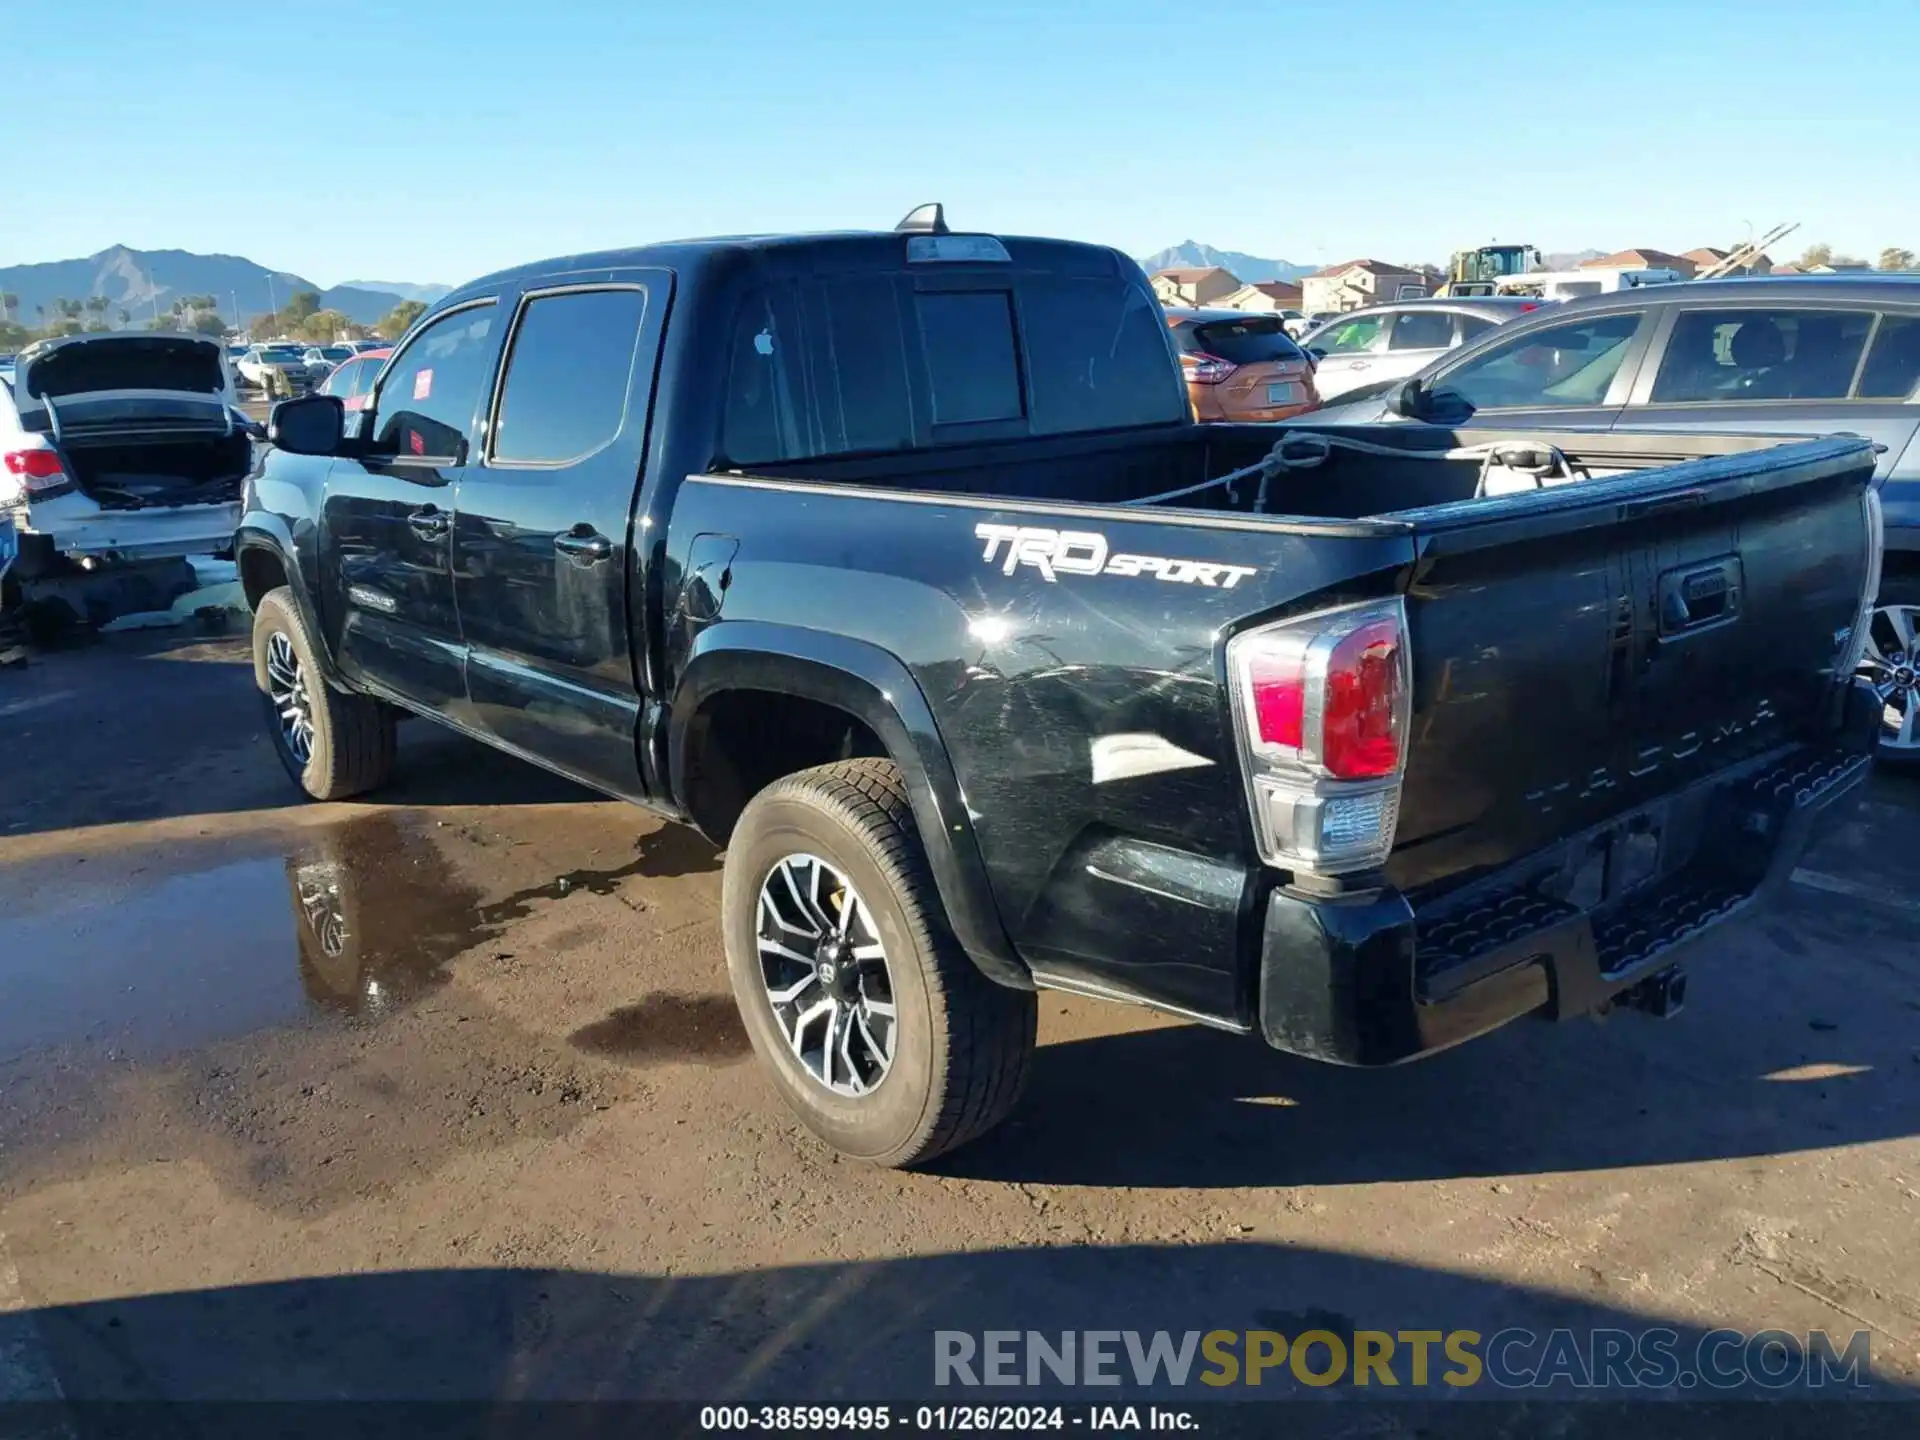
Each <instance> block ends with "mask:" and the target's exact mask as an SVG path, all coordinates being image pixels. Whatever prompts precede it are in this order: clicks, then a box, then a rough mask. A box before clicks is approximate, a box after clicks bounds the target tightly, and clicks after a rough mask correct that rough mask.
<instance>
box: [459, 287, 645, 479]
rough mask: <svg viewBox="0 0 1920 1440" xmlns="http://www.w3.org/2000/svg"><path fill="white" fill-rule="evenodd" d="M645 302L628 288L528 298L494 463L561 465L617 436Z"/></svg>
mask: <svg viewBox="0 0 1920 1440" xmlns="http://www.w3.org/2000/svg"><path fill="white" fill-rule="evenodd" d="M646 306H647V296H646V292H645V291H644V290H637V289H630V288H629V289H620V290H612V289H609V290H573V291H567V292H564V293H562V294H558V295H536V296H535V297H533V298H532V299H530V300H529V301H527V303H526V306H525V308H523V309H522V310H521V312H520V324H519V326H518V328H516V329H515V331H514V334H513V348H512V350H511V351H510V352H509V353H508V355H507V371H506V379H505V381H504V382H503V384H502V385H501V388H500V410H499V414H498V416H497V417H496V419H495V420H494V426H493V455H492V458H493V459H494V460H495V461H497V462H503V463H506V464H521V465H527V464H565V463H566V462H568V461H572V460H579V459H583V458H584V457H586V456H588V455H591V454H592V453H593V452H594V451H596V450H599V449H602V448H603V447H605V446H606V445H607V444H608V443H609V442H610V441H612V439H613V437H614V436H616V435H618V434H619V433H620V426H621V423H622V422H623V421H624V420H625V419H626V414H627V393H628V386H629V385H630V383H631V381H632V376H633V357H634V352H635V346H636V342H637V341H638V340H639V338H640V318H641V316H642V315H643V314H644V313H645V311H646Z"/></svg>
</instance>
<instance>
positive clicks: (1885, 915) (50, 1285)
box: [0, 632, 1920, 1400]
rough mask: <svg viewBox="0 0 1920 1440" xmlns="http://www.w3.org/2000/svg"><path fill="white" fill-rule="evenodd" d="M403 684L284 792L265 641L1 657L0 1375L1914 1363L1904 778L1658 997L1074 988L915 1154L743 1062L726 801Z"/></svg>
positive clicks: (10, 1382)
mask: <svg viewBox="0 0 1920 1440" xmlns="http://www.w3.org/2000/svg"><path fill="white" fill-rule="evenodd" d="M402 735H403V744H402V761H401V772H400V778H399V780H398V781H397V783H396V784H395V786H394V787H393V788H392V789H391V790H389V791H387V792H385V793H383V794H382V795H381V796H380V797H379V798H378V801H377V802H376V803H369V804H350V805H322V806H296V805H294V804H292V803H291V802H292V796H291V793H290V790H289V787H288V785H287V782H286V780H285V778H284V776H283V775H282V773H281V772H280V770H279V768H278V766H277V764H276V762H275V760H274V758H273V755H272V753H271V751H270V749H269V748H268V745H267V743H266V741H265V739H264V738H263V736H262V734H261V727H260V719H259V714H258V710H257V702H256V699H255V697H254V695H253V693H252V690H251V678H250V675H249V673H248V671H247V669H246V666H245V664H244V649H243V646H242V643H241V642H240V641H239V640H237V639H218V638H214V639H207V638H194V637H189V636H186V635H185V634H183V633H179V632H175V633H171V634H161V635H157V636H155V635H147V636H123V637H117V638H116V639H115V640H114V641H113V642H112V643H101V644H95V645H93V646H90V647H88V648H85V649H79V650H73V651H68V652H64V653H59V654H53V655H49V656H43V657H40V658H39V659H38V660H37V662H36V663H35V664H33V665H31V666H29V667H27V668H25V669H20V670H8V671H0V1399H7V1398H21V1397H23V1396H32V1395H38V1394H43V1393H47V1392H49V1391H51V1390H53V1388H54V1387H57V1392H58V1393H63V1394H64V1395H65V1396H67V1397H68V1398H69V1399H85V1398H155V1397H176V1398H196V1397H206V1398H300V1397H320V1396H338V1395H356V1396H413V1397H446V1396H460V1397H464V1396H502V1395H510V1396H568V1397H597V1396H637V1395H638V1396H644V1395H664V1396H675V1397H682V1398H692V1399H701V1400H711V1399H720V1398H727V1397H733V1396H776V1397H784V1398H801V1397H807V1396H838V1397H841V1398H847V1399H858V1398H896V1399H898V1398H905V1397H909V1396H925V1395H928V1394H931V1393H933V1388H932V1364H931V1356H932V1338H931V1337H932V1335H933V1332H934V1331H935V1330H936V1329H959V1330H971V1331H980V1330H984V1329H988V1328H995V1327H1001V1328H1014V1329H1034V1330H1041V1331H1057V1330H1062V1329H1091V1328H1108V1329H1122V1330H1124V1329H1127V1328H1139V1329H1143V1330H1154V1329H1168V1330H1173V1331H1180V1330H1184V1329H1187V1328H1197V1329H1201V1330H1207V1329H1216V1328H1219V1329H1251V1328H1271V1329H1275V1330H1279V1331H1282V1332H1289V1333H1297V1332H1299V1331H1300V1330H1303V1329H1312V1328H1323V1329H1327V1330H1329V1331H1331V1332H1333V1333H1335V1334H1339V1335H1346V1336H1349V1337H1350V1336H1351V1335H1352V1333H1353V1332H1354V1331H1355V1330H1356V1329H1365V1328H1379V1329H1384V1330H1387V1331H1398V1330H1404V1329H1408V1328H1421V1327H1423V1326H1424V1327H1431V1328H1435V1329H1442V1330H1455V1329H1462V1328H1471V1329H1474V1330H1477V1331H1481V1332H1483V1333H1486V1334H1491V1333H1493V1332H1495V1331H1498V1330H1500V1329H1502V1328H1503V1327H1505V1326H1525V1327H1529V1328H1532V1329H1535V1330H1537V1331H1540V1332H1545V1331H1547V1330H1550V1329H1551V1328H1553V1327H1557V1326H1566V1327H1574V1328H1576V1329H1582V1330H1585V1329H1590V1328H1593V1327H1625V1328H1630V1329H1636V1330H1637V1329H1641V1328H1644V1327H1647V1326H1657V1325H1667V1326H1671V1327H1673V1328H1675V1329H1676V1330H1678V1331H1680V1332H1681V1333H1683V1334H1685V1335H1689V1336H1693V1335H1698V1334H1699V1333H1701V1332H1704V1331H1707V1330H1711V1329H1713V1328H1715V1327H1732V1328H1736V1329H1739V1330H1742V1331H1756V1330H1761V1329H1766V1328H1770V1327H1772V1328H1778V1329H1782V1330H1786V1331H1789V1332H1793V1333H1795V1334H1797V1335H1804V1334H1805V1333H1806V1332H1808V1331H1810V1330H1825V1331H1828V1332H1829V1333H1831V1334H1834V1335H1836V1336H1843V1335H1845V1334H1847V1333H1850V1332H1853V1331H1856V1330H1860V1329H1866V1330H1869V1331H1871V1335H1872V1340H1871V1345H1872V1371H1873V1374H1874V1376H1875V1379H1876V1389H1877V1390H1878V1391H1879V1392H1880V1393H1887V1392H1888V1391H1889V1390H1891V1391H1892V1392H1893V1393H1897V1394H1910V1393H1913V1392H1912V1389H1911V1387H1914V1386H1916V1385H1917V1384H1920V1247H1916V1245H1915V1243H1914V1241H1915V1236H1916V1234H1920V1140H1917V1139H1916V1133H1917V1132H1920V948H1917V947H1916V944H1915V941H1914V939H1913V936H1914V933H1915V925H1916V920H1920V900H1917V899H1916V898H1915V896H1916V894H1917V893H1920V892H1916V891H1915V889H1914V887H1913V885H1912V883H1911V866H1912V860H1913V857H1914V856H1915V855H1916V854H1920V790H1916V789H1915V788H1914V787H1913V786H1911V785H1906V784H1901V783H1899V782H1896V781H1892V780H1888V779H1882V778H1876V780H1875V781H1874V784H1873V787H1872V791H1871V794H1870V795H1869V797H1868V798H1867V800H1866V801H1865V802H1864V803H1863V804H1862V806H1861V808H1860V809H1859V811H1858V813H1857V815H1856V816H1855V817H1854V818H1852V819H1851V820H1850V821H1848V822H1847V823H1846V824H1844V825H1842V826H1840V827H1839V828H1837V829H1836V830H1835V831H1834V833H1832V834H1831V835H1830V836H1829V837H1828V838H1827V839H1825V840H1824V841H1823V842H1822V843H1821V845H1820V847H1819V848H1818V849H1817V850H1816V851H1815V852H1813V853H1811V854H1809V855H1808V857H1807V858H1806V859H1805V861H1804V862H1803V865H1802V868H1801V871H1800V872H1799V874H1798V875H1797V877H1796V883H1795V885H1794V886H1793V887H1792V888H1791V892H1790V894H1789V895H1788V896H1787V898H1786V899H1785V900H1784V901H1783V902H1782V903H1781V904H1780V905H1779V906H1778V907H1776V908H1775V909H1774V910H1773V911H1771V912H1769V913H1768V915H1767V916H1766V917H1765V918H1764V919H1763V920H1759V921H1755V922H1753V923H1750V924H1748V925H1746V926H1745V927H1744V928H1741V929H1740V930H1738V931H1737V932H1736V933H1734V934H1731V935H1729V936H1727V937H1726V938H1724V939H1719V940H1716V941H1715V942H1714V944H1713V947H1712V948H1711V949H1709V950H1707V951H1706V952H1705V953H1702V954H1700V955H1699V956H1698V957H1697V958H1696V959H1695V960H1693V961H1692V962H1691V964H1690V970H1691V973H1692V988H1691V995H1690V1004H1689V1007H1688V1009H1687V1010H1686V1011H1685V1013H1683V1014H1682V1015H1681V1016H1680V1017H1678V1018H1677V1019H1675V1020H1672V1021H1670V1022H1654V1021H1650V1020H1644V1019H1639V1018H1617V1019H1613V1020H1610V1021H1608V1022H1607V1023H1605V1024H1596V1023H1592V1022H1587V1021H1581V1022H1575V1023H1572V1024H1568V1025H1564V1026H1553V1025H1548V1024H1545V1023H1523V1024H1521V1025H1517V1026H1513V1027H1509V1028H1508V1029H1507V1030H1505V1031H1503V1032H1500V1033H1498V1034H1496V1035H1494V1036H1491V1037H1489V1038H1487V1039H1485V1040H1483V1041H1480V1042H1477V1043H1475V1044H1472V1045H1468V1046H1465V1047H1463V1048H1461V1049H1459V1050H1456V1051H1454V1052H1452V1053H1449V1054H1447V1055H1444V1056H1442V1057H1439V1058H1437V1059H1435V1060H1432V1061H1429V1062H1426V1063H1424V1064H1421V1065H1418V1066H1414V1067H1409V1068H1404V1069H1400V1070H1396V1071H1388V1072H1352V1071H1341V1070H1335V1069H1331V1068H1325V1067H1320V1066H1315V1065H1312V1064H1309V1063H1306V1062H1301V1061H1295V1060H1292V1059H1289V1058H1287V1057H1284V1056H1280V1055H1276V1054H1274V1053H1272V1052H1270V1051H1267V1050H1266V1049H1265V1048H1263V1047H1262V1046H1261V1045H1260V1044H1259V1043H1258V1042H1257V1041H1254V1040H1250V1039H1239V1038H1236V1037H1232V1036H1227V1035H1222V1034H1218V1033H1215V1032H1212V1031H1209V1030H1204V1029H1198V1028H1195V1027H1191V1026H1188V1025H1185V1024H1182V1023H1179V1022H1174V1021H1170V1020H1165V1019H1161V1018H1158V1017H1155V1016H1153V1015H1149V1014H1146V1013H1144V1012H1138V1011H1133V1010H1128V1009H1123V1008H1119V1007H1114V1006H1103V1005H1099V1004H1096V1003H1094V1002H1089V1001H1082V1000H1078V999H1069V998H1064V997H1060V996H1056V995H1047V996H1043V997H1042V1019H1041V1045H1042V1049H1041V1051H1040V1054H1039V1056H1038V1059H1037V1062H1036V1067H1035V1073H1034V1079H1033V1084H1032V1086H1031V1089H1030V1090H1029V1092H1028V1095H1027V1099H1026V1101H1025V1104H1024V1105H1023V1107H1022V1109H1021V1110H1020V1112H1019V1113H1018V1115H1017V1116H1016V1117H1015V1119H1014V1121H1013V1122H1012V1123H1011V1124H1010V1125H1008V1126H1007V1127H1006V1128H1005V1130H1004V1131H1002V1132H1001V1133H998V1134H996V1135H994V1136H992V1137H989V1138H988V1139H987V1140H985V1141H983V1142H981V1143H979V1144H977V1145H975V1146H974V1147H972V1148H970V1149H967V1150H964V1151H962V1152H961V1153H959V1154H956V1155H954V1156H951V1157H949V1158H948V1159H947V1160H945V1161H944V1162H942V1163H941V1164H940V1165H939V1166H938V1167H937V1169H936V1171H935V1173H928V1174H894V1173H887V1172H881V1171H875V1170H871V1169H866V1168H862V1167H860V1166H857V1165H853V1164H848V1163H836V1161H835V1159H834V1157H833V1156H832V1155H831V1154H829V1153H828V1152H827V1151H826V1150H825V1149H823V1148H822V1147H821V1146H820V1145H819V1144H817V1143H815V1142H814V1141H813V1140H812V1139H811V1138H810V1137H809V1136H808V1135H807V1134H806V1133H804V1132H803V1131H802V1130H801V1128H800V1127H799V1126H798V1124H797V1123H795V1122H794V1121H793V1120H792V1119H790V1118H789V1117H788V1116H787V1114H786V1113H785V1112H784V1111H782V1110H781V1109H780V1108H779V1107H778V1104H777V1102H776V1100H775V1098H774V1095H773V1092H772V1090H771V1088H770V1086H769V1085H768V1084H767V1083H766V1082H765V1081H764V1080H763V1079H762V1078H761V1076H760V1074H759V1073H758V1071H757V1069H756V1067H755V1066H754V1065H753V1064H752V1063H751V1062H750V1058H749V1054H748V1049H747V1042H746V1038H745V1036H744V1034H743V1032H742V1030H741V1029H740V1026H739V1024H738V1023H737V1021H736V1019H735V1017H734V1014H733V1009H732V1004H731V1001H730V999H729V997H728V994H727V989H726V980H725V973H724V965H723V961H722V956H721V948H720V940H719V934H718V929H717V927H716V924H715V904H716V900H717V897H718V893H719V883H720V873H719V863H720V861H719V857H718V856H717V855H716V854H715V853H714V852H713V851H712V849H711V848H710V847H709V846H707V845H705V844H704V843H703V842H702V841H700V840H699V839H698V837H696V836H694V835H692V834H691V833H690V832H685V831H681V830H678V829H674V828H671V827H666V828H663V827H661V826H660V825H659V824H658V823H656V822H655V821H654V820H652V819H651V818H650V817H648V816H647V815H645V814H644V813H642V812H640V811H637V810H634V809H632V808H629V807H626V806H623V805H621V804H619V803H616V802H612V801H604V800H600V799H597V798H595V797H593V796H591V795H588V794H586V793H584V792H582V791H580V790H578V789H576V788H574V787H572V786H570V785H568V784H566V783H564V782H561V781H558V780H554V779H552V778H549V777H547V776H545V775H544V774H542V773H540V772H538V771H535V770H533V769H531V768H528V767H526V766H523V765H521V764H519V763H518V762H516V761H513V760H510V759H506V758H504V757H500V756H496V755H493V754H491V753H489V752H486V751H483V750H481V749H479V748H477V747H475V746H473V745H470V744H468V743H467V742H465V741H463V740H459V739H457V738H455V737H451V736H447V735H442V734H439V733H437V732H434V731H432V730H430V729H429V728H428V727H427V726H425V725H424V724H423V723H420V722H413V723H409V724H408V725H406V726H403V728H402ZM1275 1383H1278V1382H1275ZM993 1398H999V1399H1005V1398H1008V1397H1007V1396H1005V1395H1004V1394H1003V1395H999V1396H996V1397H993ZM1016 1398H1017V1397H1016Z"/></svg>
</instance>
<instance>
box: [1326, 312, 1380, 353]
mask: <svg viewBox="0 0 1920 1440" xmlns="http://www.w3.org/2000/svg"><path fill="white" fill-rule="evenodd" d="M1383 323H1384V322H1383V320H1382V318H1381V317H1380V316H1378V315H1356V316H1354V318H1353V319H1351V320H1339V321H1336V322H1335V323H1333V324H1332V325H1329V326H1328V327H1327V328H1326V330H1325V332H1324V333H1322V334H1321V335H1319V336H1317V337H1316V338H1314V339H1313V340H1310V341H1309V342H1307V343H1308V346H1309V348H1310V349H1314V350H1318V351H1320V352H1321V353H1322V354H1324V355H1358V354H1359V353H1360V352H1361V351H1363V350H1371V349H1372V348H1373V342H1374V341H1375V340H1378V339H1379V338H1380V327H1381V325H1382V324H1383Z"/></svg>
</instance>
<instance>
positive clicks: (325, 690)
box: [253, 585, 394, 800]
mask: <svg viewBox="0 0 1920 1440" xmlns="http://www.w3.org/2000/svg"><path fill="white" fill-rule="evenodd" d="M317 655H318V652H317V649H316V647H315V645H314V643H313V638H312V637H311V636H310V635H309V634H308V633H307V628H306V623H305V621H303V620H302V619H301V616H300V611H299V609H298V608H297V607H296V606H295V605H294V603H293V595H292V593H291V592H290V591H289V590H288V589H287V588H286V587H285V586H284V585H283V586H281V587H280V588H278V589H276V590H270V591H268V592H267V593H266V594H265V595H263V596H262V597H261V598H260V603H259V604H258V605H257V606H256V607H255V608H254V612H253V673H254V679H255V682H256V683H257V684H258V685H259V687H260V697H261V702H262V705H263V706H264V709H265V713H266V719H267V733H268V735H269V736H270V737H271V738H272V740H273V748H274V753H275V754H277V755H278V756H279V757H280V763H281V764H282V765H284V766H285V767H286V771H287V774H289V775H291V776H292V777H293V782H294V783H295V784H296V785H298V786H299V787H300V788H301V789H302V790H303V791H305V792H306V793H307V795H309V796H310V797H312V798H313V799H315V800H344V799H346V798H347V797H348V796H350V795H358V794H359V793H360V792H361V791H363V790H371V789H373V788H375V787H376V786H378V785H381V784H384V783H385V782H386V779H387V776H388V774H389V773H391V771H392V769H393V748H394V727H393V712H392V710H390V709H389V708H388V707H387V706H385V705H382V704H381V703H380V702H379V701H378V700H375V699H373V698H372V697H371V696H367V695H353V694H348V693H345V692H343V691H339V690H335V689H334V688H333V687H332V686H330V685H328V684H327V682H326V677H325V673H324V672H323V671H322V670H321V668H320V664H319V661H318V658H317Z"/></svg>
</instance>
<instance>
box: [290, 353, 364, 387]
mask: <svg viewBox="0 0 1920 1440" xmlns="http://www.w3.org/2000/svg"><path fill="white" fill-rule="evenodd" d="M353 355H354V352H353V348H352V347H351V346H349V345H309V346H308V347H307V348H306V349H305V350H304V351H303V352H301V355H300V358H301V359H302V360H304V361H305V362H306V366H307V379H308V381H309V382H310V383H311V384H313V385H316V386H317V385H318V384H320V382H321V381H323V380H325V379H326V378H327V376H329V375H331V374H332V373H333V369H334V367H335V366H336V365H341V364H344V363H345V362H346V361H348V360H351V359H352V358H353Z"/></svg>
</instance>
